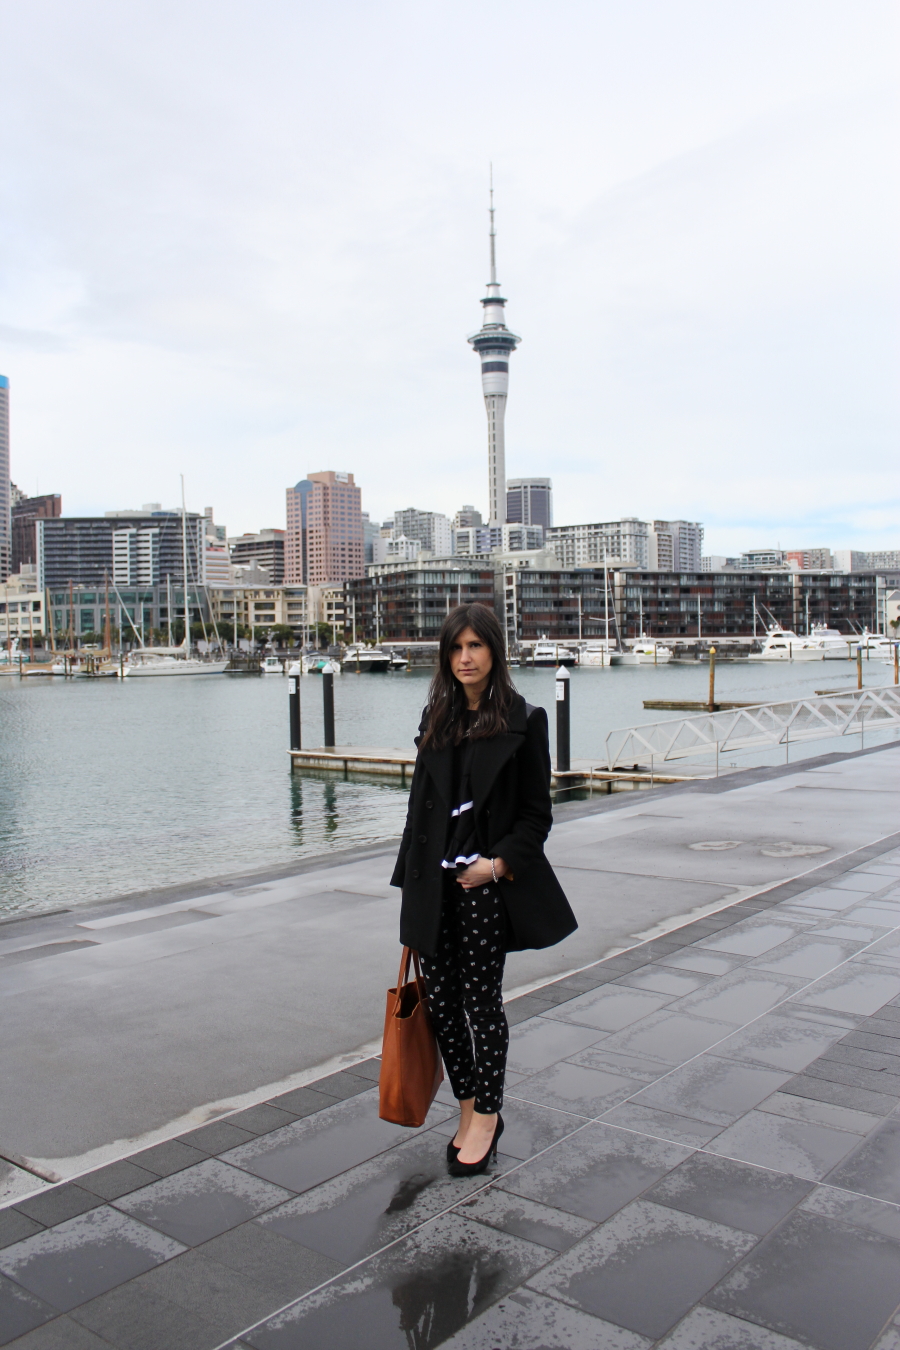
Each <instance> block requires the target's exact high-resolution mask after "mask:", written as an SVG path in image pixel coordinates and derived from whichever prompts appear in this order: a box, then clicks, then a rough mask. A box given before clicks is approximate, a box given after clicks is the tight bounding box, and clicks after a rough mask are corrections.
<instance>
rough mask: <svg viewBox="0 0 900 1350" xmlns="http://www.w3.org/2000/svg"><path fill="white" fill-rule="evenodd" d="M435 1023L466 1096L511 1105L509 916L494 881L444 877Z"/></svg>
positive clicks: (487, 1106) (433, 986)
mask: <svg viewBox="0 0 900 1350" xmlns="http://www.w3.org/2000/svg"><path fill="white" fill-rule="evenodd" d="M421 960H422V971H423V974H424V976H425V984H426V987H427V989H428V994H429V1004H430V1007H431V1020H432V1022H433V1024H434V1030H435V1035H436V1036H437V1042H438V1045H439V1047H440V1051H441V1056H442V1057H443V1060H444V1067H445V1068H446V1070H447V1077H448V1078H449V1079H450V1087H451V1089H452V1091H453V1095H454V1097H456V1098H457V1100H458V1101H461V1100H464V1099H468V1098H469V1097H474V1098H475V1110H476V1111H478V1112H480V1113H481V1114H482V1115H486V1116H487V1115H493V1113H494V1112H495V1111H499V1110H500V1107H501V1106H502V1105H503V1080H504V1077H505V1075H506V1052H507V1050H508V1048H509V1027H508V1025H507V1022H506V1014H505V1013H504V1011H503V967H504V964H505V962H506V915H505V912H504V909H503V901H502V900H501V898H500V896H499V895H498V893H497V888H496V886H494V885H488V886H475V887H473V889H472V890H470V891H465V890H463V888H462V886H460V885H459V883H458V882H457V881H456V880H455V877H454V875H453V874H451V875H449V876H448V877H447V878H446V879H445V882H444V904H443V910H442V914H441V928H440V933H439V935H438V943H437V950H436V951H435V954H434V956H428V957H426V956H423V957H422V958H421Z"/></svg>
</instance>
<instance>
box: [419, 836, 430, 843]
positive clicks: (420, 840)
mask: <svg viewBox="0 0 900 1350" xmlns="http://www.w3.org/2000/svg"><path fill="white" fill-rule="evenodd" d="M419 843H420V844H427V843H428V835H427V834H420V835H419Z"/></svg>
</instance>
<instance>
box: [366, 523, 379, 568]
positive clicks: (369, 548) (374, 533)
mask: <svg viewBox="0 0 900 1350" xmlns="http://www.w3.org/2000/svg"><path fill="white" fill-rule="evenodd" d="M362 523H363V561H364V562H365V563H366V564H367V565H368V564H369V563H372V562H374V561H375V540H376V539H380V538H381V526H380V525H378V524H377V523H376V522H375V521H374V520H372V519H371V517H370V516H369V513H368V511H363V513H362Z"/></svg>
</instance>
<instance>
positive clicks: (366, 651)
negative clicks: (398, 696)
mask: <svg viewBox="0 0 900 1350" xmlns="http://www.w3.org/2000/svg"><path fill="white" fill-rule="evenodd" d="M344 668H345V670H349V671H350V672H351V674H352V673H353V672H355V671H359V673H360V674H361V675H371V674H372V673H373V672H375V671H380V670H390V668H391V658H390V655H389V654H388V653H387V652H383V651H382V650H381V648H380V647H364V646H363V645H362V643H357V644H356V645H355V646H353V647H348V648H347V650H346V651H345V652H344Z"/></svg>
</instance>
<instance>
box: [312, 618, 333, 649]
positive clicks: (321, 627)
mask: <svg viewBox="0 0 900 1350" xmlns="http://www.w3.org/2000/svg"><path fill="white" fill-rule="evenodd" d="M313 631H314V632H315V635H316V638H317V639H318V644H319V646H320V647H329V646H330V645H331V643H332V642H334V629H333V628H332V626H331V624H330V623H317V624H316V625H315V628H314V630H313Z"/></svg>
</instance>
